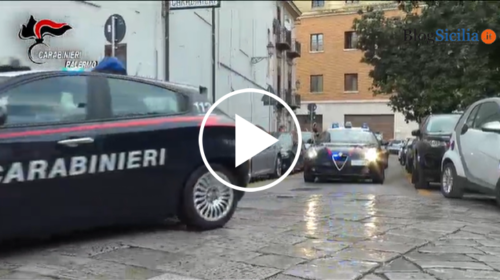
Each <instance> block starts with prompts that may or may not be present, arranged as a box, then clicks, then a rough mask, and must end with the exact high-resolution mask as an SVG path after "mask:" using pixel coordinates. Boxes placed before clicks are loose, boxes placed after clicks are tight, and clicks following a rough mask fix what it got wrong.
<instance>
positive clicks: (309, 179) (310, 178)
mask: <svg viewBox="0 0 500 280" xmlns="http://www.w3.org/2000/svg"><path fill="white" fill-rule="evenodd" d="M315 180H316V177H314V176H312V175H311V174H309V173H308V172H304V182H306V183H314V181H315Z"/></svg>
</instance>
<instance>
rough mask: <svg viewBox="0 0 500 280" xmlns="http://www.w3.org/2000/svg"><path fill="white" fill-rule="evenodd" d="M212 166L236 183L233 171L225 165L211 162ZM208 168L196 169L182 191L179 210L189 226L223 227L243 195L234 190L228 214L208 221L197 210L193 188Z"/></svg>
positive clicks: (202, 228) (182, 220)
mask: <svg viewBox="0 0 500 280" xmlns="http://www.w3.org/2000/svg"><path fill="white" fill-rule="evenodd" d="M211 167H212V169H213V170H214V171H216V172H221V173H223V174H224V175H226V176H227V178H228V179H229V180H230V181H231V183H233V184H236V180H235V179H234V176H233V174H232V173H231V172H229V171H228V170H227V169H226V168H225V167H223V166H221V165H218V164H211ZM207 172H209V171H208V169H207V168H206V167H205V165H202V166H200V167H199V168H198V169H196V171H195V172H193V173H192V174H191V176H190V177H189V179H188V180H187V182H186V185H185V186H184V190H183V193H182V200H181V202H182V205H181V207H180V211H179V215H178V217H179V219H180V220H181V222H182V223H184V224H185V225H186V226H187V227H188V228H191V229H195V230H211V229H217V228H220V227H223V226H224V225H225V224H226V223H227V222H228V221H229V220H230V219H231V217H232V216H233V214H234V211H235V210H236V206H237V205H238V199H239V197H241V195H240V194H238V193H237V191H235V190H232V189H231V190H232V191H234V199H233V204H232V205H231V209H230V210H229V212H228V213H227V215H226V216H225V217H223V218H221V219H219V220H217V221H207V220H205V219H204V218H202V217H200V215H199V214H198V212H197V211H196V208H195V205H194V201H193V190H194V186H195V184H196V182H197V181H198V179H199V178H200V177H201V176H203V175H204V174H206V173H207Z"/></svg>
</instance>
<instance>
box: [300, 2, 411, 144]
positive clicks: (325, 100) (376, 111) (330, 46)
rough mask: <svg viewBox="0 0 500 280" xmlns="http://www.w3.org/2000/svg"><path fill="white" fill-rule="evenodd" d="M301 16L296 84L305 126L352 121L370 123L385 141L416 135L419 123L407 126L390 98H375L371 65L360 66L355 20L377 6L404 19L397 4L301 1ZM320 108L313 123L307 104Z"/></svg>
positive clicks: (388, 13)
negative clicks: (301, 48)
mask: <svg viewBox="0 0 500 280" xmlns="http://www.w3.org/2000/svg"><path fill="white" fill-rule="evenodd" d="M295 3H296V4H297V6H298V7H299V9H301V11H302V15H301V17H300V19H299V21H298V22H297V24H296V29H297V38H298V40H299V41H301V42H303V46H307V47H304V48H303V51H302V56H301V58H300V59H299V60H298V63H297V79H298V80H299V81H300V83H301V84H303V85H304V86H303V87H301V89H300V90H299V92H300V95H301V97H302V104H303V106H302V107H301V108H300V110H299V111H298V114H299V119H300V121H301V123H302V125H301V127H302V129H303V130H306V129H307V128H309V127H310V125H311V123H312V122H316V123H317V125H319V126H321V127H322V128H323V129H326V128H328V127H330V126H331V125H332V123H340V124H342V123H345V122H347V121H350V122H352V123H353V125H355V126H360V125H362V124H363V123H367V124H368V125H369V126H370V128H371V129H372V130H374V131H379V132H382V133H383V135H384V138H386V139H390V138H403V137H407V136H410V135H411V130H412V129H415V127H416V124H415V123H410V124H407V123H406V122H405V120H404V116H403V115H402V114H400V113H398V112H393V111H392V109H391V108H390V107H389V106H388V98H387V97H386V96H374V95H373V92H372V91H371V90H370V86H371V84H372V79H371V78H370V77H369V72H370V70H371V69H372V67H371V66H370V65H367V64H364V63H361V62H360V60H361V58H362V55H363V54H362V52H361V51H360V50H357V49H356V40H357V37H356V34H355V32H353V20H354V19H355V18H357V17H359V15H358V14H357V12H358V11H359V10H360V8H362V7H364V6H367V5H372V6H374V7H375V8H377V9H384V10H386V15H387V16H396V15H400V13H401V12H400V11H399V10H398V9H397V6H396V5H395V4H394V2H388V1H363V2H361V1H296V2H295ZM311 103H314V104H316V108H317V109H316V117H315V119H314V120H311V118H310V117H309V115H308V109H307V107H308V106H307V104H311Z"/></svg>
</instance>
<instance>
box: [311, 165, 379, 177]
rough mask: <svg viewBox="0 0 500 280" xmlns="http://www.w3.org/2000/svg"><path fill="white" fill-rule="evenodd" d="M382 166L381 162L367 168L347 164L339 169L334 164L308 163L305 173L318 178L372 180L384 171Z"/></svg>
mask: <svg viewBox="0 0 500 280" xmlns="http://www.w3.org/2000/svg"><path fill="white" fill-rule="evenodd" d="M382 165H383V164H382V163H380V162H371V163H368V164H367V165H365V166H352V165H350V163H346V165H345V166H344V167H342V168H337V166H335V164H334V163H333V162H331V163H314V162H307V163H305V164H304V172H305V173H308V174H310V175H312V176H316V177H329V178H371V177H373V176H374V175H376V174H378V173H379V172H380V171H381V170H383V169H384V167H382ZM339 167H340V166H339Z"/></svg>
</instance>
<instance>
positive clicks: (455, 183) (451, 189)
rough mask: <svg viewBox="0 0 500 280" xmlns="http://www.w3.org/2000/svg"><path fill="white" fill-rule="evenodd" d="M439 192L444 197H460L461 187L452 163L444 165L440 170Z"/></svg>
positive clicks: (461, 194)
mask: <svg viewBox="0 0 500 280" xmlns="http://www.w3.org/2000/svg"><path fill="white" fill-rule="evenodd" d="M441 193H442V194H443V196H444V197H446V198H462V196H463V195H464V190H463V187H462V186H461V185H460V183H459V180H457V171H456V169H455V166H454V165H453V163H447V164H445V165H444V167H443V170H442V171H441Z"/></svg>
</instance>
